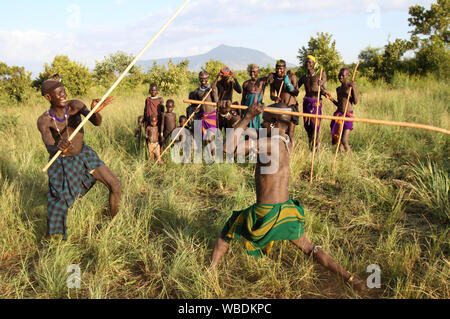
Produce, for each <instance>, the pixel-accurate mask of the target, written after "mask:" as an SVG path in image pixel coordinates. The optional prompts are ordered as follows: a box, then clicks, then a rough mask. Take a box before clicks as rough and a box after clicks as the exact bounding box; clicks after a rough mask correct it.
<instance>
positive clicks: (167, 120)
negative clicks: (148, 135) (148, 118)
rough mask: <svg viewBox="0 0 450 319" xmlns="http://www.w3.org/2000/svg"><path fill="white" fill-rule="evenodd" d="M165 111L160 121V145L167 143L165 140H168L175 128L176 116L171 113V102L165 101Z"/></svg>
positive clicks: (172, 102) (172, 108) (172, 105)
mask: <svg viewBox="0 0 450 319" xmlns="http://www.w3.org/2000/svg"><path fill="white" fill-rule="evenodd" d="M166 109H167V112H164V113H163V115H162V120H161V140H162V143H161V144H165V143H166V142H167V139H168V138H170V135H171V134H172V132H173V130H174V129H175V127H176V126H177V115H176V114H175V113H173V110H174V109H175V102H174V101H173V100H167V103H166Z"/></svg>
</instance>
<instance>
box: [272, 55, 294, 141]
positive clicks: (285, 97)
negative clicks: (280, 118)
mask: <svg viewBox="0 0 450 319" xmlns="http://www.w3.org/2000/svg"><path fill="white" fill-rule="evenodd" d="M268 81H269V83H270V99H271V100H272V101H274V102H275V103H283V104H286V105H287V106H289V107H290V108H291V109H292V111H293V112H298V102H297V99H296V97H297V96H298V93H299V91H298V85H299V84H298V79H297V76H296V75H295V74H294V73H292V72H287V73H286V61H284V60H278V61H277V64H276V66H275V73H271V74H269V76H268ZM281 87H283V88H282V89H281V94H280V96H278V93H279V92H280V88H281ZM296 125H298V117H297V116H294V117H292V123H291V124H290V125H289V133H288V135H289V138H290V139H291V140H293V139H294V131H295V126H296Z"/></svg>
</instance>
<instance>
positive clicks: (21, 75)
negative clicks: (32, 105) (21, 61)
mask: <svg viewBox="0 0 450 319" xmlns="http://www.w3.org/2000/svg"><path fill="white" fill-rule="evenodd" d="M31 91H32V89H31V72H28V71H26V70H25V68H23V67H18V66H11V67H8V66H7V65H6V64H5V63H2V62H0V95H4V96H6V97H7V98H8V99H9V100H10V101H13V102H16V103H18V102H24V101H26V100H27V99H28V97H29V96H30V94H31Z"/></svg>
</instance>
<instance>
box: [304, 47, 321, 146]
mask: <svg viewBox="0 0 450 319" xmlns="http://www.w3.org/2000/svg"><path fill="white" fill-rule="evenodd" d="M316 61H317V60H316V58H315V57H314V56H312V55H308V57H307V59H306V62H305V67H306V70H307V72H308V73H307V74H306V75H304V76H302V77H301V78H300V80H299V82H298V86H299V88H300V87H301V86H302V85H304V86H305V92H306V94H305V97H304V98H303V113H312V114H316V113H317V112H316V111H317V94H318V92H319V78H320V74H317V73H316V71H315V69H314V66H315V65H316ZM320 85H321V91H320V102H319V113H318V114H319V115H322V96H323V95H324V96H326V95H327V94H328V92H327V75H326V74H325V72H323V73H322V80H321V83H320ZM320 122H321V121H320V119H315V118H306V117H305V118H304V119H303V126H304V127H305V130H306V133H307V134H308V140H309V148H310V150H312V148H313V145H314V129H315V130H316V131H317V135H316V148H317V149H318V150H320V138H319V130H320Z"/></svg>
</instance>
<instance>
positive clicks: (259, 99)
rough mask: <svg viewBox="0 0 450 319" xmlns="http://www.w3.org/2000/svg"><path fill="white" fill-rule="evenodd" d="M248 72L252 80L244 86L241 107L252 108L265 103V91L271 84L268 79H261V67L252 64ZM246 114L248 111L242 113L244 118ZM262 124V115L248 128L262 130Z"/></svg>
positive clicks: (251, 122) (252, 121)
mask: <svg viewBox="0 0 450 319" xmlns="http://www.w3.org/2000/svg"><path fill="white" fill-rule="evenodd" d="M247 70H248V73H249V75H250V80H247V81H245V82H244V84H243V85H242V88H243V92H242V100H241V105H247V106H252V105H254V104H258V103H263V98H264V90H265V89H266V85H267V84H268V83H269V82H268V80H267V77H263V78H260V77H259V66H257V65H256V64H250V65H249V67H248V69H247ZM239 111H241V110H239ZM245 114H247V110H243V111H242V117H244V116H245ZM261 123H262V116H261V114H260V115H258V116H256V117H255V118H254V119H253V120H251V121H250V123H249V124H248V127H252V128H255V129H259V128H261Z"/></svg>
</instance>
